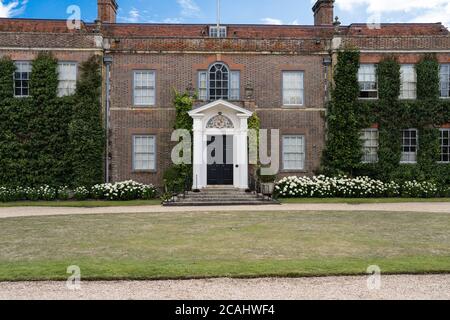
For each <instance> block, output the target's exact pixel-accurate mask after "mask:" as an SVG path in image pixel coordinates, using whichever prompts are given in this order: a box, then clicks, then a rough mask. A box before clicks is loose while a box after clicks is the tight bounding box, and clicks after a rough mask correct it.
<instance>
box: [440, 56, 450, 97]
mask: <svg viewBox="0 0 450 320" xmlns="http://www.w3.org/2000/svg"><path fill="white" fill-rule="evenodd" d="M443 93H444V95H442V94H443ZM445 93H446V95H445ZM439 96H440V97H441V99H450V63H448V64H441V65H439Z"/></svg>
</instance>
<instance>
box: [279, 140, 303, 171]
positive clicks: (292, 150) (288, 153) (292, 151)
mask: <svg viewBox="0 0 450 320" xmlns="http://www.w3.org/2000/svg"><path fill="white" fill-rule="evenodd" d="M282 148H283V168H284V169H285V170H303V169H304V168H305V144H304V136H284V137H283V146H282Z"/></svg>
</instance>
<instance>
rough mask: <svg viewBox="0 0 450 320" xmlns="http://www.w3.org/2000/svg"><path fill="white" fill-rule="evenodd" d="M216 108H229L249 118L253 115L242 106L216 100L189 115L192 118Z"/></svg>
mask: <svg viewBox="0 0 450 320" xmlns="http://www.w3.org/2000/svg"><path fill="white" fill-rule="evenodd" d="M216 107H222V108H228V109H231V110H234V111H235V112H236V113H240V114H244V115H247V116H249V117H251V116H252V114H253V112H251V111H249V110H247V109H244V108H242V107H240V106H237V105H235V104H233V103H231V102H228V101H225V100H216V101H213V102H211V103H208V104H206V105H204V106H201V107H199V108H196V109H194V110H192V111H190V112H189V115H190V116H194V115H196V114H202V113H203V112H205V111H207V110H209V109H212V108H216Z"/></svg>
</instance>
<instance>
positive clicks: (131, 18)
mask: <svg viewBox="0 0 450 320" xmlns="http://www.w3.org/2000/svg"><path fill="white" fill-rule="evenodd" d="M119 19H120V20H121V21H124V22H130V23H136V22H140V21H142V20H143V17H142V14H141V12H140V11H139V10H138V9H136V8H135V7H132V8H131V10H130V11H128V15H126V16H119Z"/></svg>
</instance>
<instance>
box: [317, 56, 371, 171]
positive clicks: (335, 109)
mask: <svg viewBox="0 0 450 320" xmlns="http://www.w3.org/2000/svg"><path fill="white" fill-rule="evenodd" d="M359 56H360V54H359V52H358V51H357V50H346V51H343V52H341V53H340V54H339V59H338V62H337V64H336V68H335V78H334V81H335V87H334V89H333V91H332V93H331V95H332V99H331V101H330V103H329V105H328V117H327V125H328V136H327V143H326V146H325V150H324V155H323V162H322V167H323V168H322V170H323V171H324V172H325V173H326V174H328V175H331V176H334V175H339V174H350V175H352V174H353V170H354V168H355V167H357V165H358V164H359V162H360V160H361V157H362V151H361V146H362V145H361V141H360V133H359V131H360V124H359V115H358V104H357V103H356V102H357V98H358V95H359V86H358V77H357V73H358V68H359Z"/></svg>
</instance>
